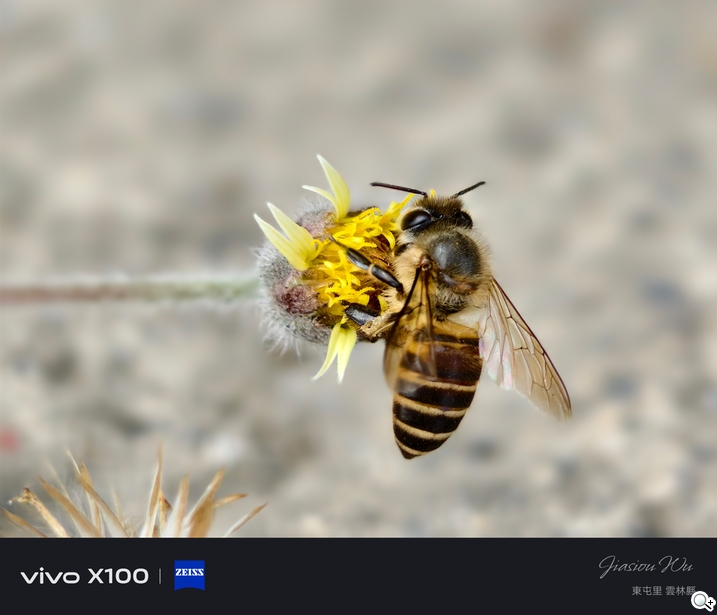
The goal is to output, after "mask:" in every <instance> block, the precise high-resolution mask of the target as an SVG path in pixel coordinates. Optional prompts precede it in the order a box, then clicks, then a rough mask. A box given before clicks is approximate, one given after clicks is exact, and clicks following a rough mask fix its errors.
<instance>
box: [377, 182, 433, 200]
mask: <svg viewBox="0 0 717 615" xmlns="http://www.w3.org/2000/svg"><path fill="white" fill-rule="evenodd" d="M371 185H372V186H378V187H379V188H390V189H391V190H400V191H401V192H410V193H411V194H420V195H423V196H425V197H428V194H426V193H425V192H423V190H416V189H415V188H404V187H403V186H394V185H393V184H382V183H381V182H371Z"/></svg>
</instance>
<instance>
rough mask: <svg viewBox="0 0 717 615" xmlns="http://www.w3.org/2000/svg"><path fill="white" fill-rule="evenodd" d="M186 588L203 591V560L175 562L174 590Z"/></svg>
mask: <svg viewBox="0 0 717 615" xmlns="http://www.w3.org/2000/svg"><path fill="white" fill-rule="evenodd" d="M186 587H194V588H196V589H201V590H203V589H204V560H193V559H182V560H175V562H174V590H175V591H176V590H178V589H184V588H186Z"/></svg>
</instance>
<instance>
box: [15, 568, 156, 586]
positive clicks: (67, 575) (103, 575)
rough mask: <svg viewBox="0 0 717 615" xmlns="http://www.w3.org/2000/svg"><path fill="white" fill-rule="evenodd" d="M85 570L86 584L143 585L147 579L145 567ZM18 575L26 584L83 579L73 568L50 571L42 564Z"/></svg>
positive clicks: (72, 582) (55, 583)
mask: <svg viewBox="0 0 717 615" xmlns="http://www.w3.org/2000/svg"><path fill="white" fill-rule="evenodd" d="M87 572H88V573H89V574H87V575H85V576H84V581H86V583H87V585H90V584H91V583H97V584H99V585H104V584H108V585H111V584H113V583H119V584H120V585H127V584H128V583H136V584H137V585H143V584H144V583H146V582H147V581H149V572H147V570H146V568H135V569H134V570H130V569H129V568H117V570H114V569H113V568H98V569H97V570H93V569H92V568H88V569H87ZM20 576H21V577H22V578H23V579H24V581H25V583H27V584H28V585H33V584H35V583H38V584H39V585H44V584H45V583H49V584H51V585H57V584H58V583H60V584H64V585H76V584H77V583H80V582H81V581H82V580H83V577H82V575H81V574H80V573H79V572H76V571H74V570H68V571H66V572H65V571H62V570H56V571H54V572H50V571H49V570H45V568H44V567H43V566H40V569H39V570H36V571H35V572H33V573H32V574H28V573H25V572H21V573H20Z"/></svg>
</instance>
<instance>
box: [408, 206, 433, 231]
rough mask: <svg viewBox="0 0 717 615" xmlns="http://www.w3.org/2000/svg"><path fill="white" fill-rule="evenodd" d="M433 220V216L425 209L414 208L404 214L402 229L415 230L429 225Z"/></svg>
mask: <svg viewBox="0 0 717 615" xmlns="http://www.w3.org/2000/svg"><path fill="white" fill-rule="evenodd" d="M431 222H433V216H432V215H431V214H429V213H428V212H427V211H426V210H425V209H414V210H413V211H409V212H408V213H407V214H406V215H405V216H403V220H402V221H401V230H403V231H406V230H408V229H414V230H415V229H418V228H420V227H423V226H428V225H429V224H430V223H431Z"/></svg>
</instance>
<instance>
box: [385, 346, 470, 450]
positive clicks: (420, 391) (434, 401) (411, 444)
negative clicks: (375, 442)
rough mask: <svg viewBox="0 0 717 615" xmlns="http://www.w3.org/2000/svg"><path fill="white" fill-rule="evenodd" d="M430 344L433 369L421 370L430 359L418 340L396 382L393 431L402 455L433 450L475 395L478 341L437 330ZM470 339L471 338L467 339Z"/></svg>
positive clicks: (457, 421) (455, 426) (427, 350)
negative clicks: (430, 371) (424, 356)
mask: <svg viewBox="0 0 717 615" xmlns="http://www.w3.org/2000/svg"><path fill="white" fill-rule="evenodd" d="M436 338H437V339H438V341H437V342H436V343H434V344H433V356H434V357H435V365H433V364H432V363H431V365H433V367H434V368H435V374H426V373H423V369H424V366H428V365H429V362H427V361H421V360H418V359H417V357H419V356H421V353H427V352H430V349H429V348H428V344H426V343H422V344H419V345H418V346H419V347H418V348H416V350H417V353H418V354H416V355H410V354H407V355H406V356H405V361H404V362H402V364H401V366H400V368H399V371H398V379H397V381H396V383H395V385H394V397H393V431H394V435H395V436H396V443H397V444H398V447H399V449H400V450H401V453H402V454H403V456H404V457H405V458H406V459H412V458H413V457H417V456H419V455H425V454H426V453H429V452H431V451H434V450H436V449H437V448H438V447H439V446H441V444H443V443H444V442H445V441H446V440H447V439H448V438H449V437H450V436H451V434H452V433H453V432H454V431H455V430H456V429H457V428H458V425H459V424H460V422H461V421H462V420H463V416H464V415H465V413H466V411H467V410H468V407H469V406H470V405H471V402H472V401H473V396H474V395H475V391H476V386H477V384H478V379H479V378H480V373H481V367H482V361H481V358H480V356H479V355H478V346H477V343H476V344H473V343H468V344H466V343H465V341H466V340H458V339H455V338H453V339H451V336H445V335H442V336H440V338H439V337H438V336H436ZM471 342H472V340H471Z"/></svg>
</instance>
